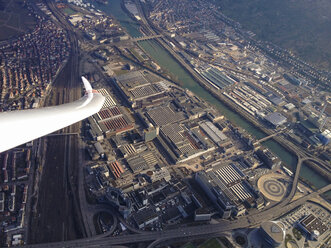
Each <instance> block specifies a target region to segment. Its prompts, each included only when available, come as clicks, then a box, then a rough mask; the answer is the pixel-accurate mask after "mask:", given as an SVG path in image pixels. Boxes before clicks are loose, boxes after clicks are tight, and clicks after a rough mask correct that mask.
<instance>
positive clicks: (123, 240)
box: [27, 155, 331, 248]
mask: <svg viewBox="0 0 331 248" xmlns="http://www.w3.org/2000/svg"><path fill="white" fill-rule="evenodd" d="M297 156H298V162H297V167H296V172H295V175H294V178H293V181H292V187H291V191H290V193H289V194H288V195H287V197H286V198H285V199H284V200H283V201H282V202H280V203H279V204H277V205H275V206H273V207H270V208H268V209H266V210H264V211H261V212H258V213H255V214H252V215H247V216H242V217H239V218H238V219H236V220H233V221H228V220H222V219H221V220H219V223H217V224H207V225H203V226H191V227H187V226H185V227H179V228H177V229H174V230H165V231H157V232H148V231H144V232H139V233H138V232H137V230H136V229H133V230H132V231H134V232H136V233H135V234H130V235H123V236H116V237H109V234H110V233H109V234H107V233H105V234H102V235H97V236H94V237H90V238H85V239H80V240H72V241H64V242H55V243H48V244H47V247H77V246H84V247H109V246H110V245H119V244H129V243H137V242H148V241H152V243H151V244H150V245H149V248H151V247H153V246H154V245H157V244H159V243H161V242H163V241H166V240H174V239H179V238H186V237H187V238H189V237H191V238H193V239H194V238H196V237H199V236H201V235H208V237H210V236H213V235H215V236H218V235H219V234H220V233H221V232H224V231H229V230H233V229H237V228H247V227H254V226H258V225H259V224H260V223H262V222H264V221H266V220H272V219H276V218H279V217H280V216H282V215H284V214H286V213H288V212H289V211H291V210H293V209H295V208H296V207H298V206H300V205H302V204H304V203H305V202H306V201H307V200H309V199H311V198H314V197H316V196H318V195H319V194H322V193H324V192H327V191H329V190H331V184H329V185H327V186H325V187H323V188H321V189H319V190H317V191H315V192H313V193H311V194H308V195H306V196H304V197H301V198H300V199H298V200H296V201H292V202H291V200H292V199H293V197H294V195H295V192H296V190H297V185H298V181H299V175H300V171H301V167H302V164H303V162H305V161H313V162H319V161H316V159H314V158H311V157H304V158H302V157H300V155H297ZM99 208H100V209H101V208H102V209H104V206H99ZM120 220H121V221H122V222H123V221H124V220H123V219H120ZM44 246H45V244H38V245H28V246H27V247H44Z"/></svg>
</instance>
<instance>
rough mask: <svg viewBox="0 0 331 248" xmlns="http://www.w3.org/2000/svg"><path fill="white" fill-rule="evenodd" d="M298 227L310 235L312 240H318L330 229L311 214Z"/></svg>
mask: <svg viewBox="0 0 331 248" xmlns="http://www.w3.org/2000/svg"><path fill="white" fill-rule="evenodd" d="M298 227H299V228H300V229H301V230H303V231H304V232H305V233H306V234H308V235H309V237H310V239H311V240H318V238H319V236H320V235H322V234H323V233H325V232H326V231H327V230H328V227H327V226H326V225H324V223H323V222H322V221H321V220H320V219H318V218H316V216H314V215H313V214H309V215H307V216H305V217H304V218H303V219H302V220H300V222H299V223H298Z"/></svg>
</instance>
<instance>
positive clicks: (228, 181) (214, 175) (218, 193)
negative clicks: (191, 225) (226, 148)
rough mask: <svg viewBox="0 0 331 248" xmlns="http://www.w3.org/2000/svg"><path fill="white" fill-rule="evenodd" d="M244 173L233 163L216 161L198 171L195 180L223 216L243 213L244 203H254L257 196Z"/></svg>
mask: <svg viewBox="0 0 331 248" xmlns="http://www.w3.org/2000/svg"><path fill="white" fill-rule="evenodd" d="M245 178H246V176H245V174H244V173H243V172H242V171H241V170H240V169H239V168H238V166H236V165H235V164H233V163H231V164H227V165H224V164H221V162H216V163H215V164H213V165H212V168H211V169H208V170H206V171H199V172H197V173H196V174H195V180H196V181H197V182H198V183H199V185H200V186H201V188H202V189H203V190H204V191H205V192H206V194H207V195H208V197H209V198H210V199H211V200H212V201H213V203H214V204H215V205H216V207H217V209H218V210H219V211H220V213H221V215H222V217H223V218H228V217H230V216H231V215H234V216H238V215H242V214H244V213H245V208H244V204H246V203H249V204H246V205H250V206H251V205H254V204H253V203H254V202H255V200H256V199H257V198H258V195H257V193H256V192H255V190H254V189H253V187H252V186H251V185H250V184H249V183H248V182H247V181H246V180H245Z"/></svg>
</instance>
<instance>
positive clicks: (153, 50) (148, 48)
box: [93, 0, 329, 188]
mask: <svg viewBox="0 0 331 248" xmlns="http://www.w3.org/2000/svg"><path fill="white" fill-rule="evenodd" d="M93 4H94V5H95V6H96V7H97V8H98V9H100V10H102V11H104V12H105V13H107V14H110V15H112V16H113V17H115V18H116V19H117V20H118V21H119V22H120V24H121V26H122V27H124V28H125V29H126V31H127V32H128V33H129V34H130V35H131V36H132V37H139V36H142V35H143V34H142V33H141V32H140V31H139V27H140V26H139V24H138V23H135V22H134V21H133V20H132V19H131V18H130V16H129V15H128V14H127V13H126V12H125V11H124V10H123V9H122V8H121V0H109V3H108V4H107V5H103V4H97V3H95V2H93ZM139 45H140V46H141V47H142V48H143V49H144V50H145V52H146V53H147V54H148V55H149V56H150V57H151V58H153V59H154V60H155V62H156V63H158V64H159V65H160V66H161V67H162V69H163V70H165V71H167V72H168V73H170V74H171V75H172V77H173V78H174V79H175V80H176V81H177V82H178V83H179V84H180V85H181V86H182V87H183V88H187V89H189V90H190V91H192V92H193V93H194V94H196V95H197V96H199V97H200V98H202V99H204V100H205V101H206V102H208V103H210V104H212V105H213V106H215V107H216V108H217V109H218V110H219V111H220V112H221V113H222V114H223V115H224V116H225V117H226V118H228V119H229V120H230V121H231V122H233V123H234V124H236V125H237V126H240V127H241V128H243V129H244V130H246V131H247V132H248V133H250V134H251V135H253V136H255V137H256V138H258V139H260V138H262V137H265V136H266V135H265V133H263V132H261V131H260V130H259V129H258V128H256V127H255V126H254V125H252V124H251V123H249V122H248V121H246V120H245V119H244V118H243V117H241V116H240V115H239V114H237V113H236V112H234V111H233V110H232V109H230V108H229V107H227V106H226V105H224V104H223V103H222V102H220V101H219V100H217V99H216V98H214V97H213V96H212V95H211V94H210V93H209V92H208V91H206V90H205V89H204V88H202V87H201V86H200V85H199V84H198V83H197V82H196V81H195V80H194V79H193V78H192V76H191V75H190V74H189V73H188V72H187V71H185V70H184V69H183V67H182V66H181V65H180V64H179V63H178V62H177V61H176V60H175V59H174V58H173V57H171V55H169V53H168V52H167V51H166V50H165V49H164V48H163V47H161V46H160V45H159V44H158V43H157V42H156V41H153V40H148V41H140V42H139ZM263 145H264V146H266V147H268V148H269V149H270V150H271V151H272V152H273V153H275V154H276V155H277V156H278V157H279V158H280V159H281V160H282V161H283V163H284V164H285V165H286V166H287V167H288V168H289V169H291V170H292V171H293V170H295V167H296V162H297V159H296V157H295V156H294V155H292V154H291V153H289V152H288V151H287V150H286V149H284V148H283V147H282V146H281V145H279V144H278V143H277V142H275V141H273V140H268V141H266V142H264V143H263ZM300 176H301V177H302V178H303V179H304V180H306V181H308V182H309V183H311V184H312V185H314V186H315V187H317V188H320V187H323V186H325V185H327V184H329V182H328V181H327V180H326V179H325V178H324V177H321V176H320V175H319V174H318V173H316V172H315V171H314V170H312V169H311V168H309V167H307V166H303V167H302V169H301V173H300Z"/></svg>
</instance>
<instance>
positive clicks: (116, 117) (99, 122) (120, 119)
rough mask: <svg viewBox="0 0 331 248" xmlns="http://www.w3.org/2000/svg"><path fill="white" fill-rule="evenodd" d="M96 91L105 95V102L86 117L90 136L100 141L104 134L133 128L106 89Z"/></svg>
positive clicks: (108, 134) (117, 132) (109, 134)
mask: <svg viewBox="0 0 331 248" xmlns="http://www.w3.org/2000/svg"><path fill="white" fill-rule="evenodd" d="M98 92H100V93H101V94H102V95H103V96H104V97H105V102H104V104H103V106H102V108H101V110H100V111H99V112H98V113H96V114H95V115H93V116H92V117H89V118H88V120H89V124H90V128H91V129H90V131H89V132H90V135H91V136H92V138H93V139H94V140H98V141H100V140H102V139H103V138H104V136H106V137H110V136H112V135H114V134H120V133H123V132H126V131H129V130H132V129H134V125H133V123H132V121H131V120H130V118H129V117H128V116H127V115H126V114H124V113H125V111H124V110H123V109H122V108H120V107H118V106H116V102H115V101H114V99H113V98H112V97H111V96H110V94H109V92H108V91H107V90H106V89H99V90H98Z"/></svg>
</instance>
